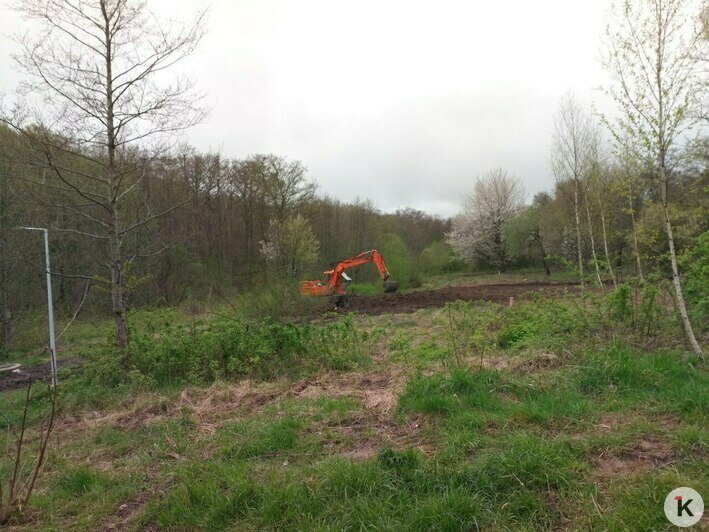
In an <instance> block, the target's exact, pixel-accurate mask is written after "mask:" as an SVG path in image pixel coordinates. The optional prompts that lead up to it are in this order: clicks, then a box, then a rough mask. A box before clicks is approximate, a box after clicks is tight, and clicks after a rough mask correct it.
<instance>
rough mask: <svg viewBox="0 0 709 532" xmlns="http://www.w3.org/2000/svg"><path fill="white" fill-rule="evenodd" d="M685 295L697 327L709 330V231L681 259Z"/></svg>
mask: <svg viewBox="0 0 709 532" xmlns="http://www.w3.org/2000/svg"><path fill="white" fill-rule="evenodd" d="M680 266H681V267H682V270H683V273H684V279H683V282H684V295H685V297H686V298H687V302H688V303H689V308H690V312H691V315H692V318H693V320H694V322H695V323H696V325H697V326H698V327H700V328H701V329H707V328H709V231H705V232H704V233H702V234H701V235H699V236H698V237H697V238H696V239H695V241H694V245H693V246H692V247H690V248H689V249H687V251H686V252H685V253H683V254H682V256H681V258H680Z"/></svg>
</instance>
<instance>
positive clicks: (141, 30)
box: [2, 0, 204, 361]
mask: <svg viewBox="0 0 709 532" xmlns="http://www.w3.org/2000/svg"><path fill="white" fill-rule="evenodd" d="M16 9H17V10H18V11H19V12H20V13H21V14H22V15H24V16H25V17H26V18H27V19H29V21H31V22H33V23H34V24H35V25H36V31H33V32H31V33H28V34H26V35H24V36H19V37H18V42H19V43H20V45H21V47H22V52H21V54H19V55H18V56H16V57H15V59H16V62H17V65H18V66H19V68H20V69H21V71H22V72H23V73H24V74H25V75H26V76H27V81H26V83H24V85H23V87H22V89H23V94H24V95H25V96H27V97H28V98H29V100H28V101H29V102H30V104H28V106H29V107H31V102H32V101H33V100H32V98H33V97H34V96H33V95H37V96H39V97H40V98H41V101H42V105H41V106H36V108H35V109H33V110H31V111H30V112H24V113H18V112H14V113H10V112H5V113H3V115H2V120H3V121H4V122H5V123H6V124H8V125H10V126H11V127H13V128H15V130H17V131H18V132H20V133H21V134H22V135H23V136H24V138H25V139H26V140H27V141H28V142H29V143H30V145H31V146H30V147H31V150H30V153H31V158H32V160H31V162H32V163H33V164H35V165H38V166H41V167H43V168H45V169H46V170H47V180H46V181H45V182H37V183H36V184H37V185H40V186H42V187H49V188H50V189H51V190H52V191H53V192H55V193H56V194H57V196H58V197H59V198H60V199H59V200H58V201H57V206H58V207H61V208H62V209H63V210H65V211H66V212H70V213H71V214H72V215H73V216H74V218H75V219H76V221H77V223H75V224H74V226H72V227H56V228H55V229H57V230H62V231H65V232H68V233H72V234H79V235H81V236H83V237H86V238H89V239H91V240H93V241H94V243H95V244H94V247H96V248H98V249H101V250H102V252H103V256H102V260H101V263H102V265H103V266H105V268H106V269H107V271H108V273H109V279H107V282H108V283H109V284H110V290H111V303H112V312H113V317H114V321H115V326H116V343H117V345H118V346H119V347H120V348H122V349H123V351H124V353H127V352H126V350H125V349H124V348H125V347H126V346H127V345H128V341H129V339H128V328H127V323H126V317H125V311H126V277H127V273H126V272H127V269H126V268H127V264H128V263H129V262H130V261H131V260H134V259H135V258H136V257H139V256H140V255H141V254H143V253H144V252H146V250H137V251H136V250H135V249H134V250H132V251H131V252H130V253H128V252H127V251H126V241H127V239H128V238H129V237H130V236H131V234H133V233H134V232H135V231H136V230H138V229H139V228H141V227H143V226H144V225H146V224H149V223H150V222H152V221H153V220H155V219H156V218H158V217H160V216H162V215H164V214H166V212H169V211H170V210H172V209H174V208H175V207H176V206H177V205H174V206H171V207H168V208H167V209H164V210H161V211H155V210H153V209H152V208H151V206H150V204H149V202H148V201H146V200H145V198H144V197H141V192H144V190H143V189H142V183H143V180H144V178H145V176H146V174H147V173H148V172H150V165H151V162H152V161H154V160H155V158H156V156H158V155H160V154H163V153H165V151H166V150H167V149H168V148H169V142H168V140H169V138H170V136H171V135H172V134H174V133H175V132H178V131H180V130H183V129H185V128H187V127H190V126H192V125H193V124H196V123H197V122H199V121H200V120H201V119H202V118H203V116H204V109H203V108H202V107H201V106H200V104H199V98H198V96H197V95H195V94H194V91H193V87H192V83H191V82H190V80H188V79H183V78H178V79H175V80H174V81H172V82H171V83H170V82H164V79H165V71H166V70H168V69H169V68H170V67H172V66H173V65H175V63H177V62H179V61H180V60H182V59H184V58H185V57H186V56H187V55H189V54H190V53H191V52H192V51H193V50H194V49H195V47H196V45H197V44H198V43H199V41H200V39H201V37H202V35H203V31H204V30H203V25H204V12H200V13H198V14H197V16H196V18H195V19H194V20H193V21H192V22H191V23H190V24H189V25H187V26H183V25H180V24H177V23H175V22H174V21H169V22H168V23H167V24H165V25H161V24H160V22H159V21H158V19H157V18H156V17H154V16H153V15H152V14H151V13H149V12H148V10H147V8H146V3H145V2H144V1H142V0H24V1H20V2H19V3H18V4H17V6H16ZM138 142H140V144H141V148H140V149H138V148H137V147H136V146H137V143H138ZM28 158H29V157H28ZM128 206H130V208H128ZM136 213H137V214H136ZM78 222H80V224H79V223H78ZM147 252H148V253H149V251H147ZM125 356H126V357H127V354H126V355H125ZM125 360H126V361H127V358H126V359H125Z"/></svg>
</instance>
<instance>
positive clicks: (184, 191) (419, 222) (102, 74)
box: [0, 0, 708, 353]
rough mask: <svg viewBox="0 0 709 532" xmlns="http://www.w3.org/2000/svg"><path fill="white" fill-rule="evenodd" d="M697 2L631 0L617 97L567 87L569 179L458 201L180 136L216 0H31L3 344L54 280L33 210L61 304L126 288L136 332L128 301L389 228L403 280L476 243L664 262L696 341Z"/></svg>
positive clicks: (343, 253)
mask: <svg viewBox="0 0 709 532" xmlns="http://www.w3.org/2000/svg"><path fill="white" fill-rule="evenodd" d="M694 5H695V4H694V3H692V2H691V1H689V0H656V1H654V2H648V1H646V0H633V1H625V2H618V3H616V4H615V10H616V11H615V12H614V13H613V18H612V24H610V25H609V27H608V30H607V34H606V37H605V41H606V42H605V49H606V55H605V57H604V65H605V66H606V69H607V71H608V72H609V73H610V74H611V76H612V77H613V82H612V84H611V85H609V86H608V87H607V88H606V92H607V94H608V95H609V96H610V98H611V100H613V101H614V102H615V103H616V106H617V109H616V111H617V112H614V113H613V114H612V115H610V116H606V115H603V114H601V113H598V112H592V111H591V110H589V109H587V108H585V107H584V106H583V105H582V104H581V103H579V101H578V100H577V99H575V98H574V97H573V95H568V96H567V97H565V98H564V99H563V100H562V102H561V103H560V105H559V108H558V110H557V113H556V116H555V121H554V130H553V132H551V133H552V152H551V157H550V161H551V164H550V173H551V174H552V175H553V177H554V188H553V190H551V191H549V192H546V193H541V194H538V195H537V196H535V197H534V199H533V201H532V202H531V204H529V205H526V204H525V199H526V198H525V193H524V191H523V188H522V186H521V184H520V182H519V180H517V179H516V178H514V177H513V176H510V175H509V174H507V173H506V172H505V171H504V170H502V169H498V170H493V171H491V172H490V173H489V174H488V175H486V176H483V177H481V178H480V179H478V181H477V182H476V183H475V184H474V185H473V186H472V187H471V188H472V191H471V195H470V196H469V197H468V198H466V199H465V201H464V202H463V205H462V212H461V214H460V215H459V216H456V217H455V218H454V219H453V220H444V219H441V218H439V217H436V216H431V215H428V214H426V213H423V212H420V211H416V210H412V209H406V210H401V211H397V212H396V213H389V214H388V213H382V212H379V211H378V210H377V209H376V208H374V206H373V205H372V204H371V203H370V202H368V201H357V202H354V203H343V202H340V201H338V200H336V199H333V198H329V197H324V196H322V195H319V194H318V193H317V187H316V185H315V183H313V182H312V181H311V180H310V179H309V178H308V176H307V170H306V167H305V166H304V165H303V164H302V163H301V162H299V161H295V160H288V159H286V158H283V157H280V156H278V155H274V154H256V155H253V156H250V157H247V158H245V159H238V160H236V159H229V158H227V157H225V156H223V155H222V154H218V153H200V152H198V151H196V150H194V149H193V148H191V147H189V146H184V145H175V144H174V142H175V141H174V139H175V136H174V134H175V133H176V132H179V131H182V130H184V129H186V128H189V127H190V126H192V125H194V124H196V123H198V122H199V121H200V120H202V119H203V118H204V116H205V109H204V107H203V105H202V102H201V99H200V96H199V94H197V93H196V92H195V90H194V86H193V84H192V83H191V81H190V80H188V79H184V78H174V79H172V80H170V79H168V78H167V76H166V73H167V72H169V70H170V68H171V67H173V65H175V64H176V63H178V62H179V61H181V60H182V59H184V58H185V57H187V56H188V55H189V54H190V53H192V51H193V50H195V48H196V47H197V45H198V44H199V42H200V40H201V38H202V36H203V35H204V13H203V12H198V13H196V15H195V17H194V19H193V20H192V21H191V22H189V23H187V24H177V23H174V21H161V20H160V19H158V18H157V17H154V16H151V14H150V13H149V11H148V9H147V5H146V3H144V2H134V1H133V0H95V1H93V2H84V1H81V2H79V1H77V0H26V1H24V2H20V3H19V4H18V6H17V7H18V9H19V11H20V12H21V13H22V14H23V15H24V16H25V17H26V18H28V19H29V20H30V21H31V22H32V23H34V24H36V25H37V26H38V27H39V28H41V29H42V31H37V32H32V33H28V34H27V35H25V36H22V37H21V38H20V39H19V45H20V47H21V53H20V54H18V56H17V66H18V68H19V69H20V71H21V72H23V73H24V75H25V79H26V81H25V82H24V84H23V85H22V87H20V89H21V94H22V95H23V98H21V99H19V100H18V102H17V104H16V105H14V106H13V107H7V106H5V107H2V108H1V109H0V122H1V123H2V127H1V128H0V305H1V310H2V331H1V332H2V339H3V340H2V341H3V344H4V345H10V344H11V342H12V328H13V324H14V323H16V321H17V320H18V319H20V318H21V317H22V316H23V315H26V314H27V313H28V312H29V311H30V310H31V309H32V308H34V307H36V306H38V305H40V304H41V302H42V300H43V296H42V288H41V274H42V268H43V266H41V265H42V261H41V259H40V257H39V255H40V254H41V247H40V246H38V245H36V243H34V242H33V241H32V238H33V237H32V236H30V235H29V234H27V233H24V232H22V231H21V230H18V229H17V227H20V226H23V225H35V226H36V225H41V226H44V227H48V228H50V230H51V232H52V250H53V252H52V253H53V255H52V258H53V261H54V263H55V265H56V266H55V268H54V269H55V272H54V273H55V276H56V278H57V282H56V284H57V288H56V289H57V292H58V294H57V296H58V300H59V304H60V306H61V305H64V307H65V308H66V311H67V312H71V310H70V309H74V308H77V307H81V306H82V305H84V304H85V303H86V304H88V305H95V306H101V305H109V306H110V311H111V315H112V317H113V320H114V321H115V331H116V335H115V340H116V345H117V346H118V348H119V349H122V350H124V352H125V348H126V347H127V346H128V344H129V333H128V325H127V321H126V313H127V311H128V309H129V308H135V307H139V306H142V305H154V304H165V305H174V304H179V303H182V302H185V301H187V300H200V299H202V298H205V297H211V296H212V295H215V294H216V295H217V296H218V297H222V298H225V296H224V294H225V293H226V292H230V291H231V290H233V289H237V290H243V289H247V288H252V287H254V286H258V285H259V284H260V283H273V282H278V281H279V280H281V279H292V280H294V279H299V278H303V277H305V276H310V275H317V274H318V272H321V271H322V270H323V269H324V268H326V267H328V266H329V265H330V263H332V262H333V261H337V260H339V259H342V258H345V257H348V256H351V255H353V254H355V253H358V252H360V251H362V250H365V249H368V248H371V247H378V248H380V250H381V251H382V252H383V253H384V256H385V258H386V260H387V261H388V262H389V265H390V269H391V270H392V272H395V275H396V277H397V280H398V281H399V282H400V283H402V285H403V286H407V285H408V286H416V285H417V284H419V283H420V275H421V273H422V272H423V273H439V272H442V271H444V270H446V269H448V270H450V269H455V268H459V267H460V266H461V259H462V260H464V261H466V262H467V263H469V264H470V265H472V266H474V267H479V268H484V269H488V270H492V271H504V270H506V269H507V268H508V267H510V266H520V265H529V266H538V267H541V268H544V269H545V271H546V272H547V273H549V272H550V271H551V270H552V269H553V268H567V269H574V270H576V272H577V273H578V275H579V276H580V278H581V280H582V282H586V281H587V279H588V280H593V282H596V283H597V284H598V286H599V287H600V288H601V289H605V286H606V282H609V283H610V284H611V285H613V284H618V283H619V282H621V281H622V280H623V279H625V278H627V277H628V276H633V277H637V278H638V279H640V280H642V279H645V278H646V277H649V275H650V274H651V273H653V274H659V275H660V276H669V277H670V278H671V279H672V283H673V287H674V297H675V301H676V304H677V308H678V312H679V314H680V315H681V317H682V322H683V324H684V328H685V332H686V336H687V339H688V342H689V344H690V345H691V346H692V348H693V350H694V351H695V352H698V353H701V350H700V348H699V345H698V343H697V340H696V338H695V336H694V333H693V330H692V325H691V321H690V317H689V311H688V308H687V304H686V303H685V300H684V291H683V287H682V273H681V271H680V267H681V262H682V256H683V253H689V252H690V251H691V250H692V249H696V246H693V242H694V241H695V240H696V239H698V238H700V235H702V234H703V233H705V232H706V230H707V227H706V226H707V217H706V198H707V194H706V192H707V172H706V161H707V141H706V139H705V138H704V137H703V136H702V135H701V125H703V124H704V122H706V117H705V115H704V114H703V113H702V103H703V98H704V95H705V93H706V90H705V89H706V82H705V74H704V70H703V67H704V65H705V57H706V53H705V47H706V44H707V35H708V33H707V31H706V25H705V24H704V22H705V21H706V20H707V17H705V16H699V15H702V14H705V13H706V12H707V10H706V9H704V10H703V11H701V12H700V13H699V14H698V13H697V12H695V11H693V6H694ZM605 138H609V139H610V140H609V141H606V140H604V139H605ZM690 140H691V142H689V141H690ZM362 275H365V276H366V273H363V274H362ZM87 301H88V303H87Z"/></svg>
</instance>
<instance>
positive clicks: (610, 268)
mask: <svg viewBox="0 0 709 532" xmlns="http://www.w3.org/2000/svg"><path fill="white" fill-rule="evenodd" d="M596 192H597V194H598V208H599V210H600V213H601V229H602V230H603V251H604V252H605V254H606V266H607V267H608V274H609V275H610V276H611V280H612V281H613V288H615V287H616V286H618V284H617V283H616V280H615V273H614V272H613V266H612V265H611V254H610V253H609V251H608V233H607V231H606V215H605V213H604V211H603V199H602V198H601V191H600V189H599V188H597V189H596Z"/></svg>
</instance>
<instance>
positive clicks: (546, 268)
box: [532, 230, 551, 276]
mask: <svg viewBox="0 0 709 532" xmlns="http://www.w3.org/2000/svg"><path fill="white" fill-rule="evenodd" d="M532 238H533V239H534V241H535V242H536V243H537V246H539V252H540V253H541V254H542V265H543V266H544V274H545V275H547V276H549V275H551V270H550V269H549V263H548V262H547V254H546V251H545V250H544V244H542V239H541V237H540V236H539V230H537V231H536V232H535V233H532Z"/></svg>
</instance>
